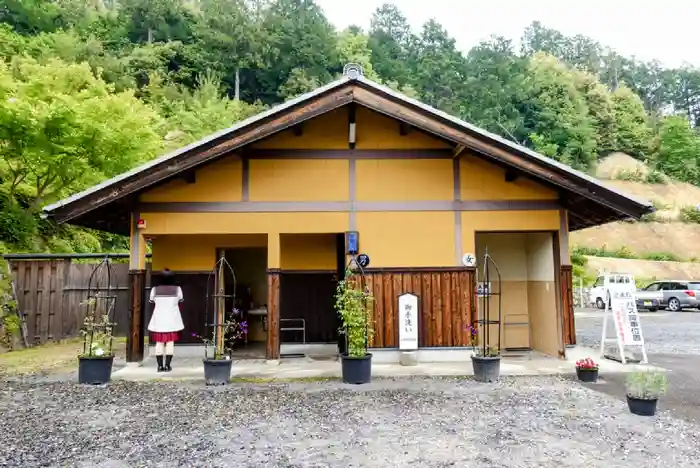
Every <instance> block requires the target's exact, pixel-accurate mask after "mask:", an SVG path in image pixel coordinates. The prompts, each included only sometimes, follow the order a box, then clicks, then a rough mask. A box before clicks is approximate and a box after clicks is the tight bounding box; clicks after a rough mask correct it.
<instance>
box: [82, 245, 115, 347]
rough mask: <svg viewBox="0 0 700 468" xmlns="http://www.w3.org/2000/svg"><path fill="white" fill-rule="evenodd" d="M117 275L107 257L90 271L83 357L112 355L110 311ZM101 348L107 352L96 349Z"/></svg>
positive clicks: (112, 304)
mask: <svg viewBox="0 0 700 468" xmlns="http://www.w3.org/2000/svg"><path fill="white" fill-rule="evenodd" d="M118 290H119V287H118V284H117V274H116V271H115V270H114V267H113V266H112V262H111V261H110V259H109V257H105V258H104V259H103V260H102V261H101V262H100V263H98V264H97V265H96V266H95V268H93V270H92V273H91V274H90V279H89V281H88V289H87V300H86V302H85V304H86V305H87V311H86V315H85V322H84V324H85V328H84V329H83V356H100V355H111V354H112V335H113V332H114V327H115V325H116V324H115V323H114V310H115V305H116V302H117V291H118ZM98 345H104V346H106V348H107V349H102V348H96V346H98Z"/></svg>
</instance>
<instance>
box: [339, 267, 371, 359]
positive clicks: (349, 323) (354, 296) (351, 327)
mask: <svg viewBox="0 0 700 468" xmlns="http://www.w3.org/2000/svg"><path fill="white" fill-rule="evenodd" d="M373 300H374V298H373V297H372V294H371V293H370V292H369V290H363V289H362V286H361V285H360V284H359V279H358V277H357V276H356V275H355V274H353V273H352V272H351V271H346V272H345V279H344V280H343V281H340V282H339V283H338V288H337V290H336V294H335V308H336V311H337V312H338V314H339V315H340V318H341V320H342V321H343V331H344V333H345V336H346V338H347V341H348V355H349V356H353V357H362V356H364V355H366V354H367V347H368V346H369V345H370V344H371V343H372V339H373V337H374V324H373V323H372V316H371V310H370V307H371V305H372V302H373Z"/></svg>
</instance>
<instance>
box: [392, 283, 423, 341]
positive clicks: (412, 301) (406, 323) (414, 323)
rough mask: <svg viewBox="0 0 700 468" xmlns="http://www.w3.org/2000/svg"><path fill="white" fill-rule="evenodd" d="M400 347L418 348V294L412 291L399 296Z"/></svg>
mask: <svg viewBox="0 0 700 468" xmlns="http://www.w3.org/2000/svg"><path fill="white" fill-rule="evenodd" d="M397 312H398V314H397V315H398V316H399V349H400V350H403V351H408V350H416V349H418V296H416V295H415V294H411V293H406V294H401V295H400V296H399V308H398V311H397Z"/></svg>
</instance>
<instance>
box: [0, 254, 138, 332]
mask: <svg viewBox="0 0 700 468" xmlns="http://www.w3.org/2000/svg"><path fill="white" fill-rule="evenodd" d="M12 257H13V256H6V258H7V259H8V261H9V265H10V271H11V273H12V278H13V281H14V283H15V294H16V295H17V301H18V306H19V308H20V311H21V312H22V313H23V314H24V316H25V320H26V324H27V339H28V341H29V343H30V344H32V345H33V344H39V343H45V342H47V341H51V340H60V339H65V338H73V337H76V336H79V335H80V328H81V327H82V325H83V321H84V319H85V314H86V312H87V308H86V307H85V306H84V305H83V303H84V302H85V301H86V300H87V297H88V287H89V281H90V275H91V274H92V272H93V271H94V269H95V267H96V266H97V263H98V262H99V261H100V259H99V258H94V259H93V260H92V262H91V263H74V260H75V259H76V257H75V256H73V257H58V258H48V259H31V258H21V259H17V258H12ZM95 257H98V256H95ZM112 267H113V268H114V273H115V279H114V281H113V282H112V285H113V288H112V289H115V290H116V296H117V300H116V304H115V310H114V321H115V322H116V324H117V326H116V329H115V331H114V334H115V335H117V336H125V335H126V334H127V332H128V329H129V323H128V318H129V301H128V291H129V288H128V283H127V281H128V274H129V265H127V264H126V263H112ZM103 278H104V277H103ZM100 286H101V289H104V288H106V285H105V281H104V280H103V281H102V284H101V285H100Z"/></svg>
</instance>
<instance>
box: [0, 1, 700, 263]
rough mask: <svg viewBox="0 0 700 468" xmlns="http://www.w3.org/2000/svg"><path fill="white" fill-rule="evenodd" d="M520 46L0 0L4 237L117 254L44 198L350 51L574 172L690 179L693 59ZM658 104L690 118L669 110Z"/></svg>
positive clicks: (274, 96)
mask: <svg viewBox="0 0 700 468" xmlns="http://www.w3.org/2000/svg"><path fill="white" fill-rule="evenodd" d="M521 45H522V49H521V50H520V51H516V50H514V49H513V46H512V43H511V42H510V41H508V40H505V39H503V38H500V37H492V38H490V39H488V40H486V41H484V42H482V43H480V44H478V45H477V46H476V47H474V48H472V49H471V50H469V51H468V52H467V53H466V54H463V53H462V52H461V51H460V50H459V49H458V48H457V46H456V43H455V40H454V38H453V37H451V36H450V34H449V33H448V31H447V30H446V29H445V28H444V27H443V26H442V25H440V24H439V23H437V22H436V21H434V20H429V21H426V22H425V23H424V24H423V25H421V27H420V28H419V29H417V30H415V31H413V30H412V29H411V27H410V25H409V23H408V21H407V20H406V18H405V17H404V16H403V14H402V13H401V11H400V10H399V9H398V8H397V7H396V6H395V5H391V4H385V5H382V6H380V7H379V8H378V9H377V10H376V11H375V12H374V14H373V15H372V18H371V22H370V27H369V30H368V31H366V32H365V31H363V30H362V29H360V28H358V27H356V26H353V27H350V28H347V29H346V30H344V31H336V29H335V28H334V27H333V25H331V24H330V22H329V21H328V19H327V18H326V17H325V16H324V14H323V11H322V10H321V8H320V7H319V6H318V5H317V4H316V3H315V2H314V1H313V0H263V1H258V0H254V1H244V0H199V1H196V2H192V1H190V0H121V1H119V2H114V1H109V2H106V1H99V2H91V1H90V2H85V1H82V0H8V1H5V2H4V3H3V6H2V8H0V62H2V63H0V153H2V154H1V155H0V241H2V242H4V243H5V244H6V245H7V246H8V248H10V249H11V250H26V251H55V252H68V251H79V252H84V251H90V250H92V249H105V248H109V249H124V248H125V243H124V239H123V238H119V237H118V236H117V237H110V236H107V235H105V234H103V233H94V232H90V231H88V230H81V229H75V228H71V229H66V228H63V227H57V226H54V225H52V224H51V223H50V222H49V221H45V220H41V219H39V217H38V216H37V213H38V209H39V207H40V206H42V205H44V204H46V203H48V202H51V201H55V200H56V199H58V198H60V197H63V196H64V195H66V194H68V193H70V192H75V191H76V190H79V189H82V188H84V187H86V186H89V185H92V184H94V183H96V182H98V181H101V180H103V179H105V178H107V177H111V176H113V175H115V174H116V173H118V172H122V171H124V170H127V169H130V168H132V167H134V166H135V165H137V164H140V163H142V162H144V161H146V160H148V159H151V158H153V157H154V156H156V155H157V154H159V153H162V152H163V151H166V150H171V149H173V148H176V147H180V146H183V145H185V144H188V143H191V142H192V141H195V140H197V139H199V138H201V137H203V136H206V135H207V134H210V133H212V132H214V131H217V130H220V129H222V128H226V127H229V126H231V125H233V124H234V123H235V122H237V121H240V120H241V119H244V118H246V117H249V116H250V115H252V114H255V113H257V112H259V111H260V110H262V109H263V108H265V107H266V106H270V105H273V104H277V103H280V102H282V101H284V100H287V99H290V98H292V97H294V96H298V95H299V94H301V93H304V92H307V91H310V90H311V89H314V88H316V87H317V86H319V85H323V84H325V83H327V82H328V81H330V80H331V79H333V78H334V77H337V76H338V75H339V73H340V72H341V70H342V67H343V65H345V64H346V63H348V62H356V63H359V64H361V65H362V66H363V68H364V71H365V75H366V76H367V77H369V78H370V79H373V80H376V81H377V82H380V83H383V84H385V85H387V86H389V87H390V88H392V89H395V90H398V91H400V92H403V93H405V94H407V95H409V96H411V97H414V98H417V99H419V100H421V101H423V102H425V103H427V104H430V105H432V106H435V107H437V108H439V109H440V110H443V111H445V112H449V113H452V114H455V115H458V116H460V117H462V118H464V119H466V120H468V121H470V122H472V123H474V124H476V125H478V126H481V127H483V128H485V129H486V130H489V131H491V132H494V133H496V134H498V135H501V136H503V137H504V138H507V139H509V140H512V141H515V142H517V143H520V144H523V145H526V146H529V147H530V148H533V149H535V150H538V151H540V152H542V153H544V154H545V155H547V156H549V157H552V158H555V159H557V160H560V161H563V162H565V163H567V164H570V165H572V166H574V167H576V168H578V169H581V170H587V171H590V170H592V168H593V165H594V164H595V162H596V160H597V159H600V158H601V157H603V156H605V155H607V154H608V153H611V152H614V151H622V152H626V153H628V154H631V155H633V156H634V157H636V158H638V159H640V160H644V161H647V160H648V161H650V162H651V163H652V164H651V165H652V167H653V168H654V170H652V171H651V172H649V173H648V175H647V176H646V177H643V178H641V179H640V180H642V181H644V182H647V183H663V181H664V180H665V177H666V176H667V175H669V176H671V177H674V178H676V179H679V180H683V181H687V182H689V183H692V184H700V177H698V176H700V169H699V168H700V164H699V163H698V158H699V157H700V143H699V141H700V140H699V139H698V136H697V133H696V132H695V127H696V126H697V125H698V124H699V123H700V99H698V96H700V70H697V69H695V68H693V67H690V66H684V67H682V68H678V69H664V68H662V67H661V66H660V65H659V64H658V63H655V62H641V61H639V60H636V59H634V58H626V57H622V56H620V55H619V54H617V53H615V52H614V51H611V50H609V48H606V47H605V46H603V45H601V44H599V43H598V42H596V41H595V40H593V39H591V38H587V37H584V36H580V35H578V36H573V37H568V36H565V35H563V34H561V33H560V32H558V31H556V30H553V29H550V28H547V27H545V26H543V25H542V24H539V23H537V22H535V23H533V24H531V25H530V26H529V27H528V28H527V29H526V31H525V33H524V35H523V38H522V41H521ZM666 109H674V110H676V111H677V112H679V113H680V114H682V115H683V116H684V117H677V116H671V117H665V118H662V117H661V115H662V110H666ZM622 177H627V176H625V175H623V176H622ZM629 177H635V180H637V179H636V175H635V176H629ZM651 218H652V217H647V219H646V220H647V221H648V220H651Z"/></svg>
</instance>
